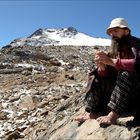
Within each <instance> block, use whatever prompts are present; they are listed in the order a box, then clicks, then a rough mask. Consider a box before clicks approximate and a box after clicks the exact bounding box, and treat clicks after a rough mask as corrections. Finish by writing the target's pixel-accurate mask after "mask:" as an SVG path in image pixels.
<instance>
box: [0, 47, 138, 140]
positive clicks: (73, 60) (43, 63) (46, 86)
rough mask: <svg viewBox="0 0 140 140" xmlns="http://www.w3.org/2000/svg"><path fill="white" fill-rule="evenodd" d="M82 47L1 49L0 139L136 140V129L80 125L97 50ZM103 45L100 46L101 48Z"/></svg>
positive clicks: (93, 123) (91, 123)
mask: <svg viewBox="0 0 140 140" xmlns="http://www.w3.org/2000/svg"><path fill="white" fill-rule="evenodd" d="M95 48H96V49H102V47H100V48H98V47H97V46H96V47H87V46H46V47H42V46H38V47H37V46H34V47H33V46H32V47H31V46H20V47H6V48H2V49H1V50H0V54H1V55H0V132H1V133H0V139H2V140H5V139H7V140H12V139H20V140H22V139H23V140H60V139H73V140H78V139H93V140H94V139H108V140H112V139H113V140H114V139H116V140H118V139H135V140H137V139H138V138H139V132H140V131H139V127H136V128H129V129H128V127H126V126H125V123H126V122H127V121H128V120H131V119H132V117H125V118H120V119H119V120H118V124H117V125H111V126H109V127H108V128H101V127H100V126H99V125H98V123H97V122H96V121H95V120H88V121H86V122H85V123H83V124H81V125H79V124H78V123H77V122H75V121H73V118H74V117H75V116H76V115H78V114H80V113H83V112H84V108H83V99H84V96H85V92H84V91H85V87H86V80H87V72H88V70H89V68H90V66H91V65H93V63H92V61H93V58H94V53H95V51H96V49H95ZM103 49H104V48H103Z"/></svg>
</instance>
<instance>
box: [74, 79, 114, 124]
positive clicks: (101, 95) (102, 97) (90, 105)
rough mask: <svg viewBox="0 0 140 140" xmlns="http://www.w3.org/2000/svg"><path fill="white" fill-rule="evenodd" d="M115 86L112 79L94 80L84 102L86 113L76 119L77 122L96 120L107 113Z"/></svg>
mask: <svg viewBox="0 0 140 140" xmlns="http://www.w3.org/2000/svg"><path fill="white" fill-rule="evenodd" d="M114 85H115V84H114V82H113V81H112V80H111V79H105V78H99V79H94V82H93V83H92V89H91V90H89V91H88V92H87V94H86V97H85V100H84V105H85V111H86V113H85V114H83V115H81V116H78V117H76V118H75V120H77V121H79V122H83V121H85V120H87V119H96V118H97V117H99V116H101V114H102V113H105V110H106V109H107V104H108V102H109V99H110V95H111V93H112V90H113V89H114Z"/></svg>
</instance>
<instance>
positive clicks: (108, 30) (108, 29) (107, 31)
mask: <svg viewBox="0 0 140 140" xmlns="http://www.w3.org/2000/svg"><path fill="white" fill-rule="evenodd" d="M117 27H119V28H127V29H128V30H129V31H131V30H130V29H129V28H128V27H127V26H123V25H121V26H111V27H108V28H107V30H106V33H107V34H108V35H110V29H113V28H117Z"/></svg>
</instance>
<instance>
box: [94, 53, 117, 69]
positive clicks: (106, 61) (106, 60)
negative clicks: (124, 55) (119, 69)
mask: <svg viewBox="0 0 140 140" xmlns="http://www.w3.org/2000/svg"><path fill="white" fill-rule="evenodd" d="M95 64H96V65H97V66H99V67H100V68H102V67H105V66H106V65H110V66H115V64H114V62H113V60H112V59H111V58H110V57H109V56H108V55H107V54H106V53H105V52H103V51H98V52H96V54H95Z"/></svg>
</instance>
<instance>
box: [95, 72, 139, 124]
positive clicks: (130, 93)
mask: <svg viewBox="0 0 140 140" xmlns="http://www.w3.org/2000/svg"><path fill="white" fill-rule="evenodd" d="M136 82H137V79H136V77H135V75H134V74H132V73H130V72H127V71H123V72H120V73H119V74H118V77H117V81H116V86H115V87H114V90H113V92H112V95H111V98H110V102H109V104H108V106H109V107H110V108H111V112H110V113H109V114H108V115H107V116H101V117H99V118H98V119H97V121H98V122H99V123H100V124H112V123H114V122H115V121H116V119H117V118H118V117H119V114H121V113H123V112H125V111H127V110H128V107H129V106H130V101H133V99H134V98H135V97H136V96H137V94H138V85H137V83H136ZM133 103H134V102H131V104H133Z"/></svg>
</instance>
